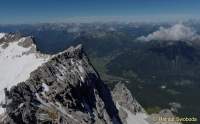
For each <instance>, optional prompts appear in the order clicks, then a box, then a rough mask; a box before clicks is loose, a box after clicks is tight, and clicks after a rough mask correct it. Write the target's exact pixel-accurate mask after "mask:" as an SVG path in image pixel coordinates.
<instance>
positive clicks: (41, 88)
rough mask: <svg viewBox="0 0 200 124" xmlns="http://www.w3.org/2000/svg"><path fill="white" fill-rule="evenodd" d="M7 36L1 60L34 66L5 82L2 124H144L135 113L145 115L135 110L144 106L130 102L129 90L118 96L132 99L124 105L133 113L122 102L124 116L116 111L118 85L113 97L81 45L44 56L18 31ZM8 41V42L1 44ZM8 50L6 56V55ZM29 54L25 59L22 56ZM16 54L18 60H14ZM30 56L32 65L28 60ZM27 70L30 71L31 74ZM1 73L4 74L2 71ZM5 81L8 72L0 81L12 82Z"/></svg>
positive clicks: (143, 120)
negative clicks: (130, 107) (125, 120)
mask: <svg viewBox="0 0 200 124" xmlns="http://www.w3.org/2000/svg"><path fill="white" fill-rule="evenodd" d="M7 35H8V36H9V37H8V38H10V37H11V38H13V40H5V39H6V38H4V39H3V40H2V42H1V43H2V45H1V47H2V46H3V47H2V51H1V53H4V54H2V56H1V57H4V59H1V60H2V61H3V60H9V59H12V60H13V61H14V63H19V65H17V66H19V67H21V68H23V67H26V68H24V69H27V68H29V67H32V68H31V70H28V71H24V70H20V72H18V71H16V73H17V75H19V76H20V74H21V75H23V76H24V75H25V77H23V78H19V79H18V76H17V78H16V80H15V79H14V77H13V80H12V81H13V82H11V83H9V85H6V86H5V87H8V88H10V87H11V86H12V87H11V88H10V89H5V90H4V91H5V96H6V97H5V102H3V104H2V107H3V108H5V109H6V111H5V112H4V113H2V114H1V115H0V121H1V123H4V124H8V123H9V124H30V123H31V124H34V123H39V124H40V123H57V124H66V123H70V124H80V123H83V124H86V123H89V124H90V123H96V124H112V123H113V124H121V123H126V122H123V121H122V119H126V118H127V120H128V121H127V124H129V123H134V122H140V123H138V124H147V123H148V122H147V121H146V120H145V117H144V116H142V117H140V116H138V115H139V114H140V113H141V114H142V113H143V114H145V112H144V111H140V110H138V107H137V106H139V109H141V110H142V107H141V106H140V105H139V104H138V103H137V102H136V101H135V102H133V98H132V96H131V95H130V92H129V91H128V92H129V94H128V97H126V95H127V94H126V92H127V90H126V92H125V93H124V94H122V95H124V97H126V98H127V99H126V100H128V101H129V99H130V101H131V102H128V103H129V106H130V104H133V105H132V107H133V108H132V111H129V110H128V109H129V108H126V106H124V107H123V109H124V110H126V111H125V112H124V111H123V112H124V113H126V114H128V116H123V114H122V113H121V114H119V110H118V109H119V108H121V107H119V106H120V105H121V103H120V102H122V99H121V96H120V97H117V96H118V94H120V92H121V90H120V89H121V88H120V87H121V85H118V87H119V88H117V89H116V90H115V91H114V92H113V96H112V95H111V92H110V91H109V89H108V88H107V86H106V85H105V84H104V83H103V82H102V80H101V79H100V77H99V75H98V73H97V72H96V71H95V69H94V68H93V67H92V65H91V64H90V62H89V60H88V58H87V56H86V54H85V53H84V52H83V49H82V47H81V46H80V45H79V46H77V47H70V48H69V49H67V50H65V51H63V52H61V53H59V54H56V55H52V56H47V55H42V54H40V53H38V52H37V51H36V47H35V45H34V44H33V43H32V39H31V38H30V37H23V38H21V37H20V36H17V35H10V34H7ZM4 37H5V36H4ZM8 41H9V42H8ZM6 43H8V45H6V47H4V45H5V44H6ZM31 48H32V49H31ZM5 51H6V52H5ZM14 51H15V52H14ZM9 52H10V53H9ZM7 53H9V54H8V55H7ZM5 54H6V55H5ZM36 55H38V59H39V60H42V61H39V62H41V63H39V64H38V63H37V61H35V58H37V57H36ZM39 55H40V56H39ZM5 56H6V57H5ZM27 56H28V58H26V57H27ZM17 57H20V58H21V59H16V58H17ZM29 57H30V58H29ZM31 57H32V58H31ZM6 58H8V59H6ZM30 59H31V60H32V61H31V62H34V63H29V62H30ZM22 60H23V61H22ZM36 60H37V59H36ZM10 61H11V60H10ZM24 62H26V63H28V66H24V64H23V63H24ZM34 64H36V65H34ZM9 65H12V64H9ZM25 65H26V64H25ZM5 66H7V64H5ZM2 67H3V66H2ZM35 69H36V70H35ZM33 70H34V71H33ZM9 71H13V70H12V69H9V70H7V73H11V72H9ZM30 71H32V72H31V73H30ZM1 72H2V74H3V71H2V70H1ZM21 72H23V73H21ZM13 74H14V72H13ZM11 77H12V75H11ZM26 78H27V79H26ZM8 79H9V76H7V80H4V82H2V85H4V83H5V82H8V81H10V80H8ZM15 81H16V82H15ZM19 82H21V83H19ZM6 84H7V83H6ZM15 85H16V86H15ZM123 88H124V86H123ZM114 97H115V98H114ZM2 98H3V97H2ZM118 98H119V99H118ZM113 99H114V101H113ZM124 103H125V102H124ZM134 103H137V104H136V105H135V104H134ZM116 106H117V107H116ZM134 110H136V111H134ZM136 113H139V114H136ZM130 115H131V116H130ZM138 120H140V121H138Z"/></svg>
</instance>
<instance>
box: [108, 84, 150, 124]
mask: <svg viewBox="0 0 200 124" xmlns="http://www.w3.org/2000/svg"><path fill="white" fill-rule="evenodd" d="M112 96H113V99H114V101H115V104H116V107H117V109H118V110H119V116H120V119H121V120H122V122H123V123H124V124H148V123H149V122H148V120H147V119H148V115H147V113H146V112H145V111H144V109H143V108H142V106H141V105H140V104H139V103H138V102H137V100H136V99H135V98H134V97H133V96H132V94H131V92H130V91H129V90H128V89H127V87H126V86H125V84H124V83H121V82H120V83H118V84H117V85H115V87H114V89H113V91H112Z"/></svg>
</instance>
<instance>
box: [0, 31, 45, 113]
mask: <svg viewBox="0 0 200 124" xmlns="http://www.w3.org/2000/svg"><path fill="white" fill-rule="evenodd" d="M4 36H5V34H4V33H0V39H2V38H3V37H4ZM25 40H26V37H24V38H21V39H20V40H18V41H14V42H10V43H8V46H7V47H6V48H3V47H2V46H3V45H4V43H3V44H0V85H1V87H0V103H3V101H4V88H8V89H9V88H11V87H12V86H13V85H16V84H17V83H19V82H22V81H25V80H27V79H28V78H29V76H30V73H31V72H32V71H33V70H35V69H37V68H38V66H40V65H41V64H42V63H44V62H46V61H47V60H48V57H42V56H41V54H40V53H37V52H30V51H31V50H32V49H35V50H36V46H35V45H34V44H32V45H31V46H29V47H28V48H25V47H23V46H20V45H18V43H20V42H24V41H25ZM3 112H4V109H3V108H1V107H0V114H1V113H3Z"/></svg>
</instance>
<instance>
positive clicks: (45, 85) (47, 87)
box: [42, 83, 49, 92]
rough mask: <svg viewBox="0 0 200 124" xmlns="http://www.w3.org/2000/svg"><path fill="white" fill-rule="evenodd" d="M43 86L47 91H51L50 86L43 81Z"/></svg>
mask: <svg viewBox="0 0 200 124" xmlns="http://www.w3.org/2000/svg"><path fill="white" fill-rule="evenodd" d="M42 87H43V88H44V91H45V92H48V91H49V86H48V85H47V84H45V83H42Z"/></svg>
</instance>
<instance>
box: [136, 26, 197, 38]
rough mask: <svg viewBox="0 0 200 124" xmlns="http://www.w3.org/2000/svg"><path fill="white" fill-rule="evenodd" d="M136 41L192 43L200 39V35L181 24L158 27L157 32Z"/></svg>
mask: <svg viewBox="0 0 200 124" xmlns="http://www.w3.org/2000/svg"><path fill="white" fill-rule="evenodd" d="M137 39H138V40H140V41H151V40H157V41H193V40H196V39H200V35H198V34H197V33H196V31H195V30H194V29H192V28H191V27H188V26H185V25H183V24H175V25H174V26H172V27H169V28H164V27H160V28H159V30H157V31H155V32H153V33H151V34H149V35H147V36H141V37H139V38H137Z"/></svg>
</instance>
